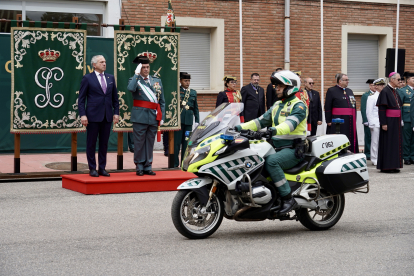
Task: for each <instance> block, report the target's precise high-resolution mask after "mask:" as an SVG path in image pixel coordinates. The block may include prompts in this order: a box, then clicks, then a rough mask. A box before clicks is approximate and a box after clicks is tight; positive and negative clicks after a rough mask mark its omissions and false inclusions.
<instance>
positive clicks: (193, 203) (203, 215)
mask: <svg viewBox="0 0 414 276" xmlns="http://www.w3.org/2000/svg"><path fill="white" fill-rule="evenodd" d="M210 203H211V204H210V206H209V207H208V208H203V206H201V204H200V202H199V200H198V197H197V195H196V193H195V192H193V191H191V190H181V191H178V193H177V195H176V196H175V198H174V200H173V203H172V206H171V217H172V221H173V223H174V226H175V228H176V229H177V230H178V232H180V234H181V235H183V236H184V237H187V238H189V239H204V238H207V237H208V236H210V235H212V234H213V233H214V232H215V231H216V230H217V229H218V228H219V226H220V224H221V222H222V221H223V208H224V207H223V202H221V200H220V199H218V198H217V197H216V196H215V195H214V194H213V197H212V198H211V201H210Z"/></svg>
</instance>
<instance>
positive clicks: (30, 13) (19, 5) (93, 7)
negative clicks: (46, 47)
mask: <svg viewBox="0 0 414 276" xmlns="http://www.w3.org/2000/svg"><path fill="white" fill-rule="evenodd" d="M1 1H2V4H1V6H0V8H1V10H0V18H6V19H11V20H13V19H16V15H17V14H21V15H22V19H23V20H29V21H52V22H72V17H78V19H79V23H97V24H102V22H103V20H104V16H103V15H104V11H105V6H104V4H103V3H100V2H87V1H77V2H76V5H74V4H73V1H10V0H1ZM87 31H88V33H87V34H88V36H102V27H97V26H96V27H95V26H88V27H87ZM0 32H4V33H10V22H3V23H1V24H0Z"/></svg>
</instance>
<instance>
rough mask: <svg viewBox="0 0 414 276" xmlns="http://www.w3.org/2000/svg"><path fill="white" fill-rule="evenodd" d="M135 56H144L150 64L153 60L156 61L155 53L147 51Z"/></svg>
mask: <svg viewBox="0 0 414 276" xmlns="http://www.w3.org/2000/svg"><path fill="white" fill-rule="evenodd" d="M137 56H146V57H148V58H149V61H150V63H153V62H154V60H156V59H157V54H156V53H152V52H148V51H146V52H142V53H140V54H138V55H137Z"/></svg>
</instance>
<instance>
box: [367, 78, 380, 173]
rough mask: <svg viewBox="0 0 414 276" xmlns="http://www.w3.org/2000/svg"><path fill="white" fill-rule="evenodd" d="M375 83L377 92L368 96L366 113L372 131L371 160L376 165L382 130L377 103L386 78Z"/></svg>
mask: <svg viewBox="0 0 414 276" xmlns="http://www.w3.org/2000/svg"><path fill="white" fill-rule="evenodd" d="M373 84H374V85H375V90H376V92H375V93H374V94H373V95H370V96H368V99H367V109H366V114H367V119H368V127H369V130H370V131H371V150H370V151H371V161H372V164H373V165H374V166H376V165H377V159H378V141H379V132H380V123H379V117H378V106H377V105H376V104H377V100H378V96H379V93H380V92H381V90H382V89H383V88H384V86H385V80H384V79H383V78H380V79H377V80H375V81H374V83H373Z"/></svg>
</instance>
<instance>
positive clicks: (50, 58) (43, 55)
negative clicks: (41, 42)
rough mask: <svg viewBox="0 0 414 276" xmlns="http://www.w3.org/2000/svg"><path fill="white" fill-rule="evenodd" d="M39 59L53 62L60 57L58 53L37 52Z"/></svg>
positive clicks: (48, 51)
mask: <svg viewBox="0 0 414 276" xmlns="http://www.w3.org/2000/svg"><path fill="white" fill-rule="evenodd" d="M38 55H39V57H40V58H41V59H42V60H43V61H46V62H54V61H56V60H57V59H58V58H59V57H60V52H59V51H55V50H50V49H45V50H43V51H39V53H38Z"/></svg>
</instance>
